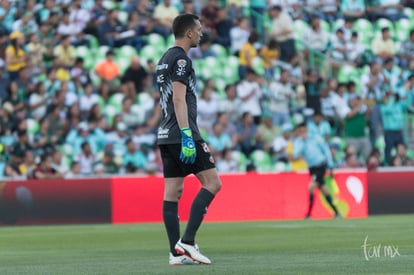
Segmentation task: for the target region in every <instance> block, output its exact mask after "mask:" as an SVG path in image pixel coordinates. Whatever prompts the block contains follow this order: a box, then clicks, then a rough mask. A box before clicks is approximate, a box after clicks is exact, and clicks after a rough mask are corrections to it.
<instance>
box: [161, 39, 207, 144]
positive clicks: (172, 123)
mask: <svg viewBox="0 0 414 275" xmlns="http://www.w3.org/2000/svg"><path fill="white" fill-rule="evenodd" d="M174 81H180V82H182V83H183V84H185V85H186V86H187V93H186V102H187V111H188V123H189V126H190V128H191V130H192V132H193V139H194V140H195V141H199V140H202V138H201V135H200V131H199V130H198V126H197V96H196V77H195V72H194V69H193V66H192V61H191V59H190V58H189V57H188V56H187V54H186V52H185V51H184V49H182V48H180V47H172V48H170V49H168V50H167V52H166V53H165V54H164V55H163V56H162V57H161V59H160V61H159V62H158V65H157V84H158V89H159V92H160V104H161V112H162V114H161V116H162V118H161V123H160V125H159V128H158V135H157V137H158V138H157V140H158V144H176V143H181V135H180V129H179V127H178V123H177V119H176V117H175V112H174V104H173V100H172V97H173V96H172V93H173V89H172V83H173V82H174Z"/></svg>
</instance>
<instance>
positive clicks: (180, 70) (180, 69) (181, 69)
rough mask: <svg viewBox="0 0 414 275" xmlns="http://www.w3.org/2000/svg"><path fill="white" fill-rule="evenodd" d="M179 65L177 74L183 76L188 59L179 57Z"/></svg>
mask: <svg viewBox="0 0 414 275" xmlns="http://www.w3.org/2000/svg"><path fill="white" fill-rule="evenodd" d="M177 65H178V69H177V75H179V76H183V75H184V74H185V66H186V65H187V61H186V60H185V59H179V60H178V61H177Z"/></svg>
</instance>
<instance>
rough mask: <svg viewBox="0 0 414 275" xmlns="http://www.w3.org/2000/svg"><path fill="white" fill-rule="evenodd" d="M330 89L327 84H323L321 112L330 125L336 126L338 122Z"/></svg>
mask: <svg viewBox="0 0 414 275" xmlns="http://www.w3.org/2000/svg"><path fill="white" fill-rule="evenodd" d="M330 92H331V90H330V88H329V87H328V86H325V87H324V88H323V89H322V91H321V113H322V115H323V116H324V118H325V120H326V121H328V122H329V124H330V125H331V127H334V128H335V127H336V126H337V125H338V123H339V121H338V116H337V113H336V109H335V105H334V100H333V98H332V96H331V93H330Z"/></svg>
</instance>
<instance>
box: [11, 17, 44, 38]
mask: <svg viewBox="0 0 414 275" xmlns="http://www.w3.org/2000/svg"><path fill="white" fill-rule="evenodd" d="M38 29H39V27H38V26H37V23H36V21H35V20H33V14H32V13H31V12H30V11H27V12H26V13H24V14H23V16H22V17H21V19H18V20H16V21H15V22H14V23H13V31H17V32H21V33H23V35H24V36H25V37H28V36H29V35H31V34H33V33H37V31H38Z"/></svg>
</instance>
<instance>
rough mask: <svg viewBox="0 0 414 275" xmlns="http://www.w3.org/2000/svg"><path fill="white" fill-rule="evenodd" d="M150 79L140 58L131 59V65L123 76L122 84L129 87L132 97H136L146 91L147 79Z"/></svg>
mask: <svg viewBox="0 0 414 275" xmlns="http://www.w3.org/2000/svg"><path fill="white" fill-rule="evenodd" d="M147 77H148V72H147V70H146V69H145V68H144V67H143V66H142V65H141V61H140V59H139V57H138V56H133V57H131V65H130V66H129V67H128V68H127V69H126V71H125V72H124V75H123V76H122V83H125V84H126V85H127V86H128V91H129V93H128V94H129V95H130V96H135V95H137V94H139V93H142V92H143V91H144V87H145V84H144V82H145V81H146V78H147Z"/></svg>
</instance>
